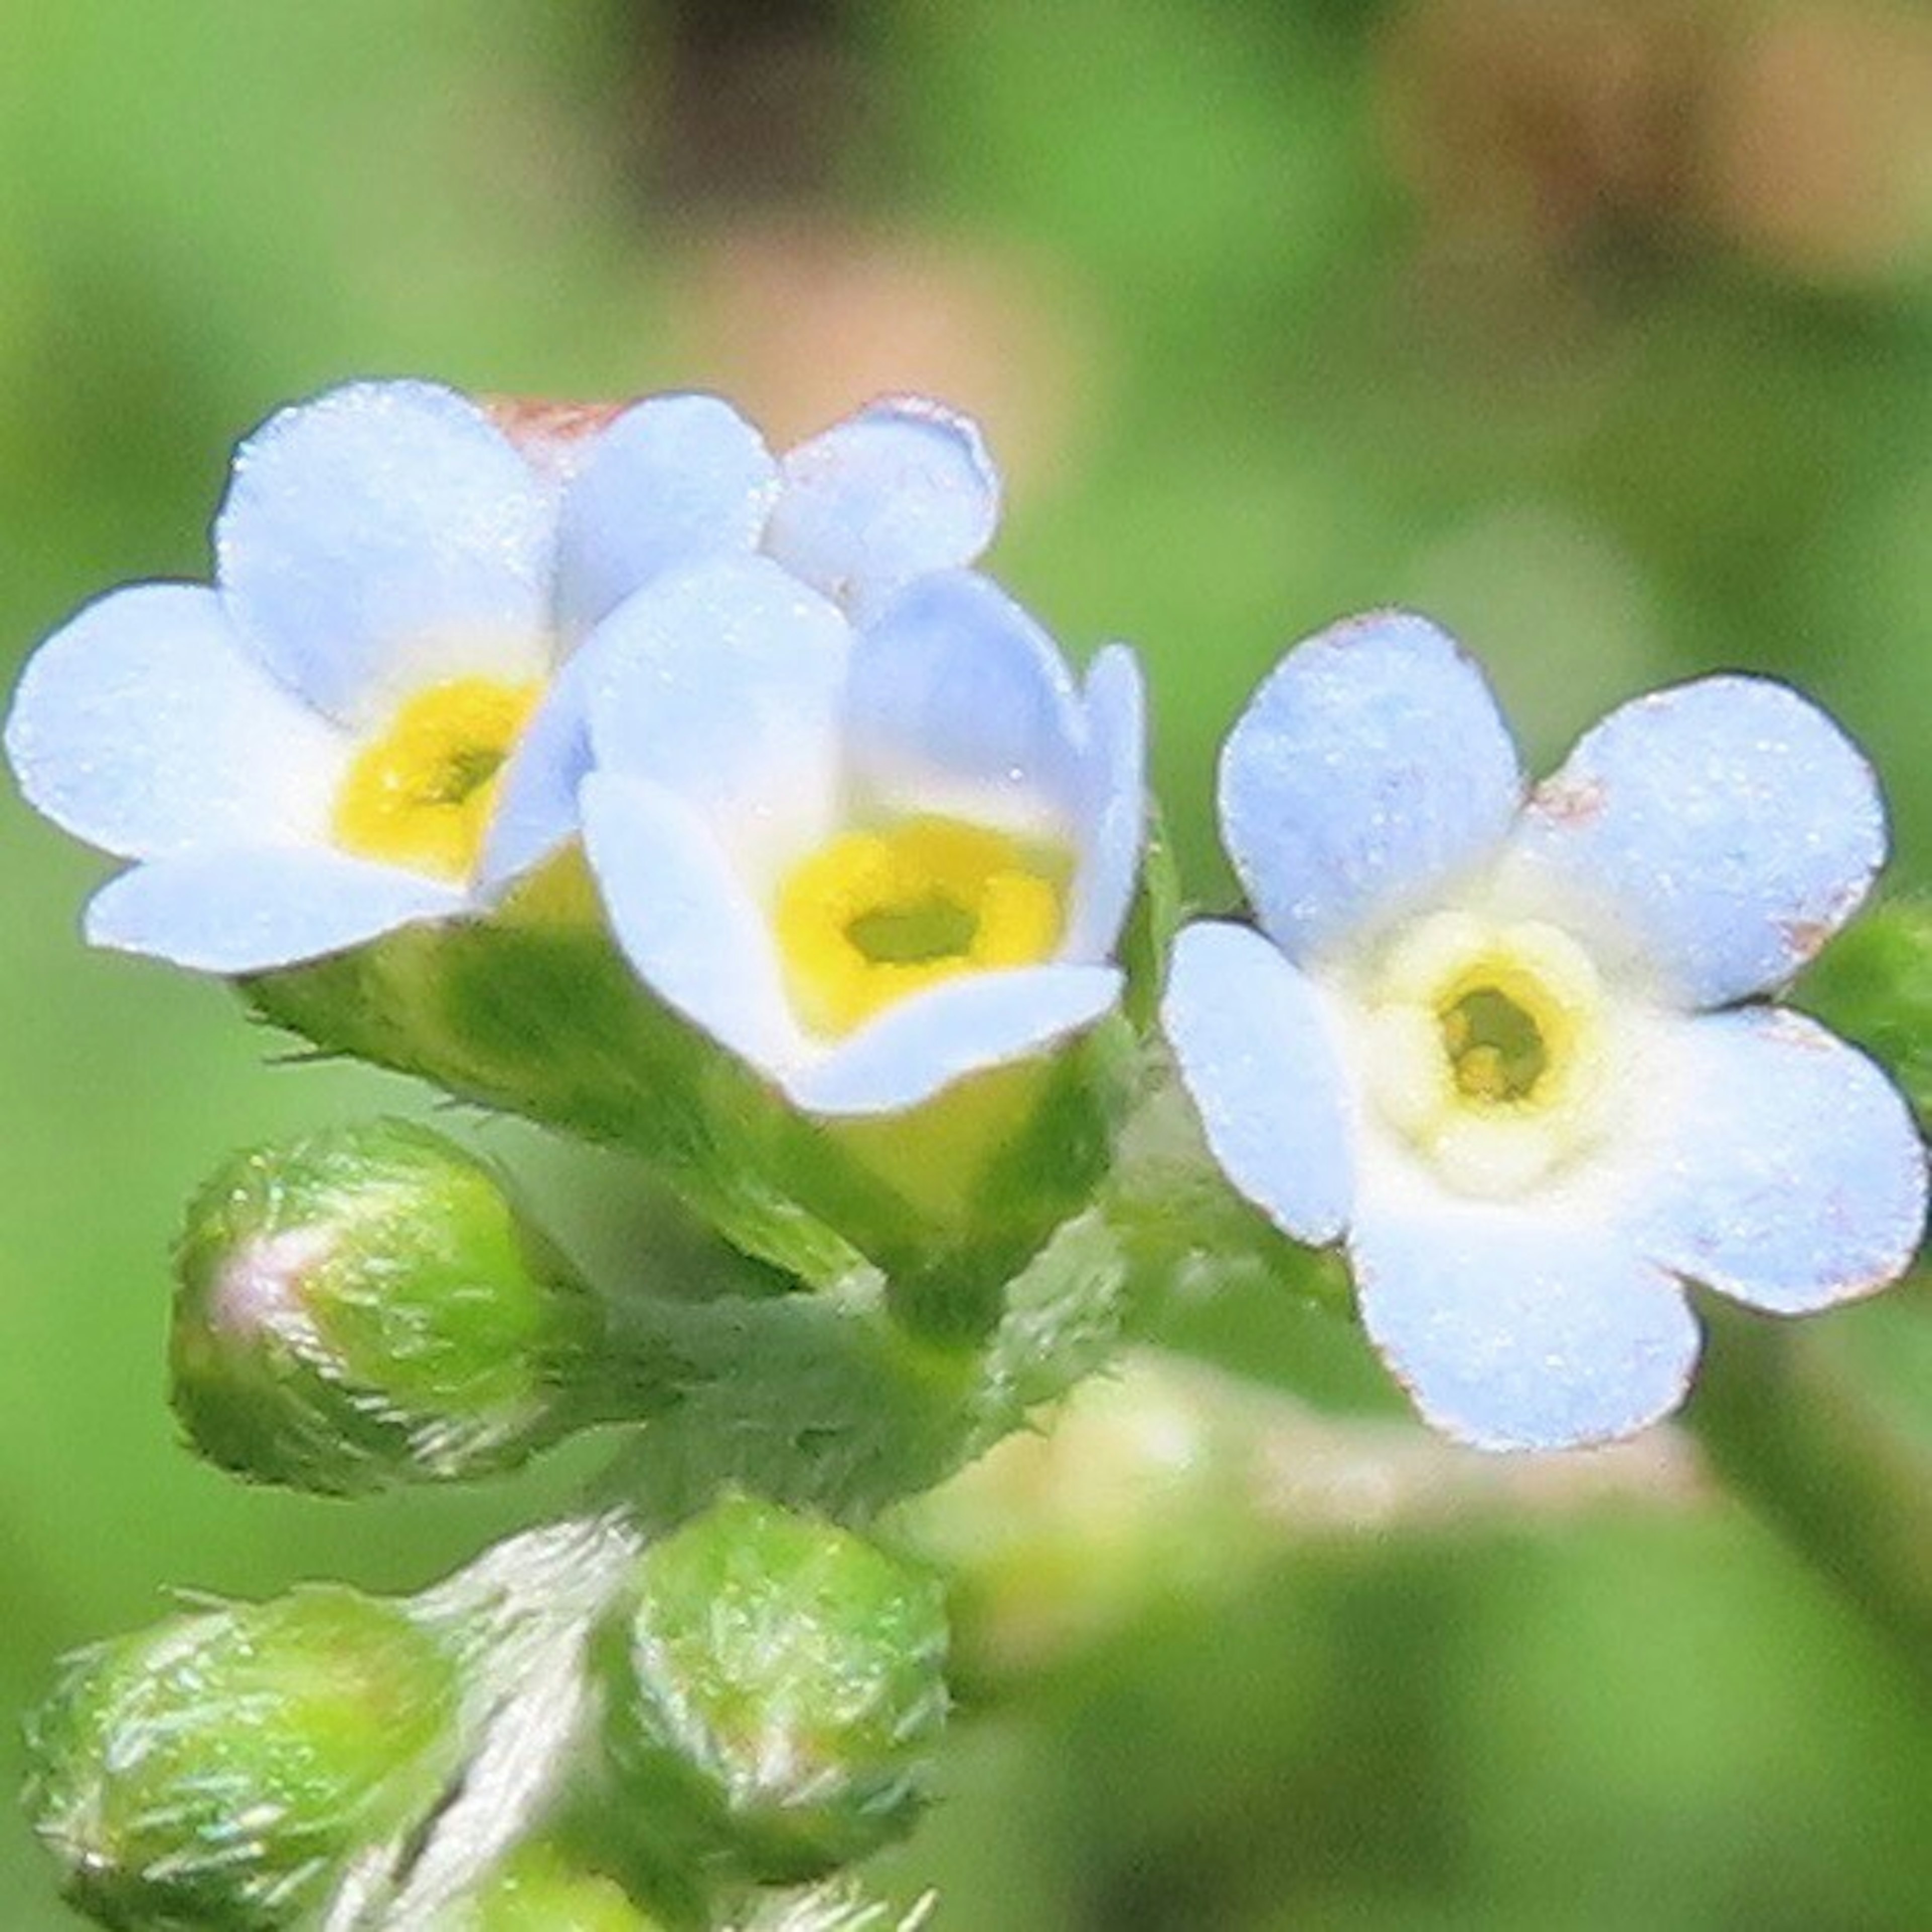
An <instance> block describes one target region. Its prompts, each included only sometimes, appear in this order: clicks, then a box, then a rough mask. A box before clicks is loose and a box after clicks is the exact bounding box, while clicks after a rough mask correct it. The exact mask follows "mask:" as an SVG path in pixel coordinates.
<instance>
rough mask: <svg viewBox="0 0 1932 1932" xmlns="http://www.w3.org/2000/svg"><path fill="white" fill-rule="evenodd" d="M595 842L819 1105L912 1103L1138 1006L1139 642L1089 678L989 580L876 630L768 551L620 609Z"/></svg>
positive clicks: (658, 924) (675, 981) (704, 988)
mask: <svg viewBox="0 0 1932 1932" xmlns="http://www.w3.org/2000/svg"><path fill="white" fill-rule="evenodd" d="M611 625H612V629H613V637H612V643H611V646H610V658H609V660H608V661H609V662H610V663H611V664H620V665H621V669H620V670H618V671H617V672H616V673H614V674H613V675H612V676H610V679H608V681H607V682H606V684H605V685H604V688H602V689H601V691H599V693H598V696H597V697H596V699H595V700H594V701H593V703H592V706H591V709H590V733H591V740H592V748H593V751H594V754H595V769H594V770H593V772H592V775H591V776H590V777H589V779H588V780H587V781H586V784H585V787H584V792H583V823H584V838H585V847H586V853H587V854H588V856H589V861H590V865H591V868H592V871H593V873H594V874H595V877H596V879H597V881H598V887H599V889H600V891H601V893H602V895H603V898H604V905H605V908H606V910H607V913H608V914H609V916H610V922H611V927H612V929H613V932H615V934H616V937H617V938H618V940H619V943H620V944H622V946H623V947H624V949H625V952H626V953H628V956H629V957H630V959H631V963H632V964H633V965H634V966H635V967H636V968H637V972H638V974H639V976H640V978H641V979H642V980H643V983H644V984H645V985H646V987H647V988H648V989H649V990H650V991H651V992H653V993H654V994H655V995H656V996H657V997H658V998H660V999H661V1000H663V1001H665V1002H666V1003H667V1004H668V1005H670V1007H673V1008H674V1009H676V1010H677V1011H679V1013H682V1014H683V1015H684V1016H685V1018H686V1019H688V1020H690V1021H691V1022H693V1023H694V1025H697V1026H698V1027H700V1028H702V1029H703V1030H704V1031H706V1032H707V1033H709V1034H711V1035H712V1037H714V1038H715V1039H716V1040H718V1041H720V1042H721V1043H722V1044H724V1046H727V1047H729V1048H730V1049H732V1050H733V1052H736V1053H737V1054H738V1055H740V1056H741V1057H742V1058H744V1059H745V1060H746V1061H749V1062H751V1064H753V1065H754V1067H757V1068H758V1069H759V1070H760V1071H761V1072H763V1073H765V1074H766V1076H768V1077H769V1079H772V1080H773V1081H774V1082H776V1083H777V1084H778V1085H779V1086H780V1087H781V1088H783V1089H784V1091H786V1092H787V1094H790V1097H792V1098H793V1100H795V1101H796V1102H797V1103H799V1105H800V1106H804V1107H805V1108H807V1109H810V1110H811V1111H813V1112H818V1113H823V1114H828V1115H830V1114H837V1115H879V1114H888V1113H892V1112H897V1111H898V1110H899V1109H903V1108H907V1107H910V1106H915V1105H916V1104H917V1103H919V1102H920V1101H922V1100H925V1099H926V1098H928V1097H930V1096H931V1095H932V1094H935V1093H937V1092H938V1091H939V1090H940V1089H941V1088H944V1087H946V1086H948V1085H951V1084H952V1083H953V1082H955V1081H957V1080H959V1079H962V1078H964V1077H965V1076H968V1075H969V1074H972V1073H977V1072H979V1071H980V1070H983V1069H986V1068H989V1067H995V1066H999V1065H1002V1064H1006V1063H1007V1062H1010V1061H1016V1060H1019V1059H1022V1058H1027V1057H1028V1056H1030V1055H1034V1054H1037V1053H1040V1052H1044V1051H1046V1050H1048V1049H1050V1048H1051V1047H1052V1046H1053V1045H1054V1044H1055V1043H1056V1042H1058V1041H1059V1040H1061V1039H1063V1038H1064V1037H1067V1035H1069V1034H1073V1033H1076V1032H1077V1031H1079V1030H1080V1029H1082V1028H1085V1027H1087V1026H1088V1025H1091V1024H1092V1023H1093V1022H1094V1021H1095V1020H1096V1019H1098V1018H1099V1017H1100V1016H1101V1015H1102V1014H1103V1013H1106V1011H1107V1010H1109V1008H1110V1007H1112V1006H1113V1005H1114V1004H1115V1002H1116V1001H1118V998H1119V995H1120V991H1121V976H1120V974H1119V972H1118V969H1117V968H1115V967H1114V966H1113V965H1111V964H1109V960H1110V957H1111V955H1112V951H1113V948H1114V947H1115V943H1116V941H1117V939H1118V935H1119V932H1120V929H1121V923H1122V921H1123V919H1124V917H1125V915H1126V912H1127V904H1128V901H1129V899H1130V897H1131V895H1132V893H1133V886H1134V882H1135V878H1136V873H1137V871H1138V868H1139V853H1140V837H1141V823H1142V776H1141V773H1142V721H1141V711H1140V687H1139V677H1138V675H1137V673H1136V669H1135V667H1134V664H1133V659H1132V658H1131V657H1130V655H1128V654H1127V652H1124V650H1121V649H1118V648H1116V649H1112V650H1109V651H1108V652H1103V654H1102V655H1101V656H1100V658H1099V659H1098V660H1097V661H1096V663H1095V665H1094V669H1093V670H1092V672H1091V673H1090V674H1089V676H1088V679H1087V681H1086V683H1085V686H1084V687H1082V686H1079V685H1076V684H1075V682H1074V681H1073V679H1072V677H1071V676H1070V674H1069V673H1068V672H1067V668H1066V667H1065V665H1064V663H1063V662H1062V661H1061V657H1060V655H1059V652H1058V651H1057V650H1056V649H1055V647H1054V646H1053V645H1052V643H1051V641H1050V640H1049V639H1048V638H1047V637H1046V636H1045V635H1044V634H1043V633H1042V632H1041V631H1040V630H1039V629H1038V628H1037V626H1036V625H1034V624H1033V622H1031V619H1028V617H1027V616H1026V615H1025V613H1024V612H1022V611H1021V610H1019V607H1017V606H1016V605H1015V604H1013V603H1011V602H1010V601H1009V600H1008V599H1007V598H1005V597H1004V595H1001V593H1000V592H998V590H996V589H994V588H993V586H992V585H991V584H990V583H988V582H986V580H984V579H983V578H981V577H975V576H973V575H971V574H968V573H966V572H964V571H941V572H935V573H932V574H929V575H928V576H926V577H922V578H921V579H919V580H918V582H916V583H914V584H913V585H912V586H909V587H908V588H907V589H904V590H902V591H901V592H900V593H899V594H898V595H897V596H896V597H895V598H893V599H892V600H891V601H889V602H888V603H886V605H885V606H884V607H883V610H881V611H880V613H879V614H878V615H877V616H874V618H873V619H871V621H870V622H868V623H866V624H865V625H864V626H863V627H862V628H858V629H854V628H853V626H852V625H850V623H849V622H848V621H847V619H846V618H845V617H844V616H843V615H842V614H841V613H840V611H838V610H837V609H836V608H835V607H834V606H833V605H832V604H830V603H829V601H826V600H825V599H823V598H820V597H818V596H817V595H814V594H813V593H812V592H809V591H806V590H803V589H801V588H800V587H799V584H798V583H797V582H796V580H795V579H792V578H790V577H787V576H786V575H784V574H783V573H781V572H780V571H778V570H776V569H775V568H774V567H773V566H772V565H769V564H768V563H765V562H760V561H756V560H753V561H748V562H744V563H740V564H736V565H718V566H717V567H716V568H713V569H712V570H709V571H703V572H697V571H694V572H690V573H687V574H685V576H683V577H681V578H680V579H679V580H677V581H676V583H667V584H666V585H664V586H662V587H661V588H659V589H653V590H649V591H646V592H643V593H641V594H640V595H638V596H637V597H635V598H632V599H631V601H630V602H629V603H628V604H626V605H625V607H624V608H623V609H622V610H621V611H619V613H617V614H616V616H615V617H614V618H613V619H612V620H611Z"/></svg>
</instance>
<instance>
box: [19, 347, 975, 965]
mask: <svg viewBox="0 0 1932 1932" xmlns="http://www.w3.org/2000/svg"><path fill="white" fill-rule="evenodd" d="M556 455H557V452H556V451H555V450H551V449H544V450H541V451H539V450H536V449H532V450H531V451H529V452H525V451H523V450H520V449H519V447H518V446H517V444H516V443H514V442H513V441H512V440H511V437H509V436H508V435H506V434H505V431H504V430H503V429H502V428H500V427H499V425H497V423H496V422H494V421H493V420H492V419H491V418H490V416H489V415H488V414H487V413H486V412H485V411H484V410H482V409H481V408H480V407H478V406H477V405H476V404H474V403H472V402H471V401H468V400H467V399H466V398H463V397H461V396H459V395H456V394H455V393H454V392H452V391H450V390H448V389H443V388H440V387H438V386H434V385H432V384H429V383H414V382H383V383H354V384H350V385H348V386H345V387H344V388H341V389H336V390H334V391H332V392H329V394H327V395H323V396H322V397H320V398H318V399H317V400H316V401H314V402H311V403H308V404H303V405H301V406H299V407H295V408H292V409H289V410H284V411H283V412H281V413H280V414H278V416H275V417H273V418H272V419H271V420H270V421H269V422H268V423H266V425H264V426H263V428H261V429H260V431H257V433H256V434H255V435H254V436H253V437H251V439H250V440H248V442H247V443H245V444H244V445H243V446H242V449H240V451H239V452H238V454H237V456H236V462H235V467H234V472H233V478H232V480H231V482H230V485H229V491H228V494H227V496H226V500H225V501H224V502H223V505H222V507H221V510H220V514H219V516H218V517H217V520H216V523H215V529H214V547H215V552H216V559H217V573H216V576H217V581H216V583H214V585H212V586H192V585H185V584H160V583H149V584H137V585H135V586H131V587H130V588H127V589H122V590H119V591H117V592H113V594H111V595H109V596H107V597H105V598H102V599H101V600H100V601H98V602H96V603H95V604H92V605H90V606H89V607H87V608H86V610H83V611H82V612H81V613H80V614H79V615H78V616H76V617H75V618H74V619H72V620H71V622H69V623H68V625H66V626H65V628H63V629H62V630H61V631H59V632H58V633H57V634H55V636H54V637H52V638H51V639H49V640H48V642H47V643H46V644H45V645H44V646H43V647H42V648H41V649H40V651H39V652H37V654H36V655H35V656H34V658H33V660H32V661H31V663H30V664H29V665H28V668H27V670H26V673H25V675H24V676H23V679H22V681H21V684H20V691H19V693H18V695H17V698H16V700H15V703H14V705H13V712H12V714H11V716H10V718H9V720H8V723H7V734H6V744H7V754H8V756H9V757H10V759H11V760H12V763H13V767H14V769H15V771H16V772H17V775H18V777H19V778H20V784H21V787H22V789H23V791H24V792H25V793H26V796H27V797H28V799H29V800H30V801H31V802H32V803H33V804H34V805H36V806H37V807H38V808H40V810H41V811H43V812H44V813H46V815H47V816H48V817H50V818H52V819H53V820H55V822H56V823H59V824H60V825H62V826H64V827H65V829H68V830H69V831H71V832H74V833H76V834H77V835H79V836H80V837H81V838H85V839H86V840H88V841H90V842H91V843H92V844H96V845H98V846H101V847H104V849H106V850H108V851H110V852H113V853H116V854H118V856H121V857H124V858H127V859H132V860H133V861H135V864H134V865H133V868H132V869H131V870H130V871H127V872H125V873H124V874H122V875H121V877H118V878H117V879H115V880H113V881H112V882H110V883H109V884H108V885H107V886H106V887H105V888H104V889H103V890H102V891H101V892H100V893H99V894H98V895H97V897H96V898H95V900H94V901H93V902H92V904H91V905H90V907H89V910H88V915H87V932H88V936H89V938H90V939H91V940H92V941H94V942H95V943H96V944H100V945H104V946H110V947H118V948H121V949H122V950H128V951H131V952H136V953H149V954H153V955H156V956H160V957H161V958H164V959H170V960H172V961H175V962H177V963H178V964H181V965H187V966H191V967H196V968H203V969H205V970H208V971H216V972H223V973H245V972H252V971H261V970H263V969H266V968H273V967H277V966H281V965H289V964H291V963H293V962H298V961H301V960H304V959H311V958H313V957H315V956H318V955H320V954H323V953H331V952H334V951H336V950H340V949H341V948H344V947H350V946H353V945H356V944H361V943H362V942H364V941H368V940H370V939H373V938H376V937H377V936H378V935H380V934H382V933H383V932H387V931H389V929H392V928H393V927H395V926H401V925H403V924H406V923H407V922H411V921H414V920H419V919H437V918H442V917H446V916H451V915H453V914H458V913H465V912H468V911H472V910H475V909H476V908H477V907H479V906H481V905H483V904H487V903H489V902H490V901H492V900H493V898H496V896H498V895H500V894H501V892H502V891H503V890H504V889H505V888H506V887H507V886H508V885H509V884H510V883H511V882H512V881H514V880H515V879H516V878H517V877H519V876H520V875H521V874H523V873H524V872H525V871H527V870H528V869H529V868H530V867H532V865H535V864H536V863H537V862H539V861H540V860H541V859H544V857H545V856H547V855H548V854H549V853H551V852H553V850H556V847H558V846H559V845H560V844H562V843H563V842H564V841H565V840H567V839H568V838H569V837H571V835H572V834H573V833H574V831H575V829H576V817H575V812H576V802H575V788H576V782H577V778H578V776H579V775H580V770H581V754H580V745H581V740H582V721H581V717H580V712H579V710H578V700H579V697H580V692H579V690H578V688H577V687H578V685H579V683H580V678H578V677H577V676H572V675H571V674H570V673H569V670H568V667H569V666H570V665H572V664H575V663H577V661H580V655H581V654H580V653H579V654H578V655H573V653H577V652H578V647H579V646H580V645H583V644H584V643H586V641H587V639H588V635H589V633H590V632H591V631H592V629H593V628H594V626H595V623H596V622H597V620H598V618H600V617H601V616H603V615H604V613H606V612H607V610H610V608H612V607H614V606H615V605H616V604H617V603H619V602H620V601H622V598H624V597H625V596H626V595H628V594H629V593H630V592H632V591H634V590H636V589H638V588H639V587H640V586H642V585H643V584H645V583H648V582H649V580H651V579H652V578H653V577H656V576H658V575H659V574H662V573H663V572H664V571H669V570H671V569H673V568H677V567H680V566H682V565H688V564H689V563H691V562H693V561H695V560H699V559H703V558H706V557H708V556H718V555H734V554H749V553H751V551H752V550H754V548H756V547H760V546H762V547H763V548H764V549H766V550H767V551H768V552H769V553H771V554H772V555H773V556H777V557H778V558H779V559H781V560H782V561H784V562H785V563H786V564H787V565H789V566H790V568H793V569H794V570H796V571H797V572H798V573H799V577H800V578H801V579H802V580H805V581H808V582H810V583H814V584H816V585H822V586H825V587H826V588H827V589H829V590H832V591H833V592H836V594H838V595H840V596H841V597H842V598H845V599H846V600H847V601H848V602H849V603H850V604H851V605H852V606H853V607H855V608H862V607H865V606H866V605H867V604H868V603H869V602H870V601H872V600H875V599H877V598H880V597H883V596H884V595H888V594H889V592H891V591H892V589H895V588H896V587H897V586H898V584H899V583H901V582H903V581H904V580H905V579H906V578H907V577H909V576H910V575H913V574H916V573H917V572H918V571H919V570H920V569H922V568H929V567H938V566H941V565H953V564H957V563H960V562H966V561H969V560H971V558H972V557H974V556H977V553H978V552H979V550H980V548H981V547H983V545H984V544H985V542H986V540H987V538H988V536H989V535H990V532H991V530H992V525H993V522H994V520H995V517H996V515H997V510H998V486H997V482H996V480H995V478H994V476H993V475H992V471H991V469H990V467H989V465H988V464H987V462H986V457H985V453H984V452H983V449H982V448H981V447H980V442H979V439H978V437H977V433H976V432H975V431H974V430H973V428H972V427H971V425H970V424H968V423H966V422H964V421H962V419H959V418H956V417H954V416H950V415H949V414H948V413H946V412H945V411H944V410H939V409H938V408H937V407H935V406H933V405H931V404H920V403H916V402H910V401H902V402H893V403H886V404H879V405H876V406H874V407H873V408H872V409H871V410H867V411H865V412H863V413H861V414H860V415H859V416H855V417H853V418H852V419H850V421H848V422H845V423H843V424H841V425H838V426H836V427H835V428H833V429H832V430H831V431H828V432H827V433H826V434H825V435H823V436H822V437H819V438H817V439H816V440H814V442H811V443H807V444H806V445H805V446H803V447H802V449H799V450H796V451H794V452H793V453H792V454H791V455H790V456H789V457H787V458H784V460H782V461H780V460H778V459H775V458H773V457H772V456H771V455H769V453H768V452H766V449H765V448H764V446H763V443H761V442H760V440H758V438H757V434H756V433H755V432H754V431H752V430H751V428H749V427H748V425H746V424H745V423H744V422H742V420H741V419H739V418H738V417H737V416H736V415H735V414H733V413H732V411H730V410H729V409H728V408H727V407H726V406H725V405H724V404H722V403H720V402H718V401H715V400H714V399H712V398H708V397H702V396H669V397H661V398H653V399H652V400H650V401H646V402H644V403H642V404H637V405H636V406H634V407H632V408H631V409H629V410H625V411H624V412H622V413H619V415H617V416H615V417H614V418H613V419H611V420H610V422H608V423H607V425H602V426H601V427H600V428H598V431H597V433H596V434H594V435H592V436H590V437H586V438H583V439H582V440H579V441H577V442H576V443H573V444H572V445H571V447H570V449H569V454H568V460H565V461H559V460H555V459H556Z"/></svg>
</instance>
